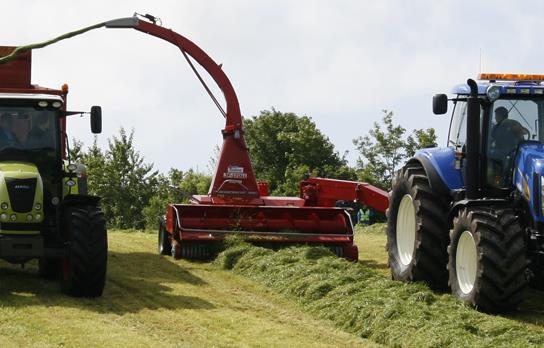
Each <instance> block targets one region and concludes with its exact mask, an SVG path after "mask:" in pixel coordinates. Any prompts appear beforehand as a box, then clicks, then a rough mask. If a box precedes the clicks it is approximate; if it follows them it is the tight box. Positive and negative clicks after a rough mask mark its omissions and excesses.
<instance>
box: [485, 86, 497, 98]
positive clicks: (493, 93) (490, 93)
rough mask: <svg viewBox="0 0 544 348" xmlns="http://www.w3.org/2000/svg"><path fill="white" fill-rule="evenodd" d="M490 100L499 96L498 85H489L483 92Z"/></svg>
mask: <svg viewBox="0 0 544 348" xmlns="http://www.w3.org/2000/svg"><path fill="white" fill-rule="evenodd" d="M485 94H487V97H488V98H489V100H490V101H495V100H497V99H499V97H500V96H501V88H500V87H499V86H489V87H487V90H486V92H485Z"/></svg>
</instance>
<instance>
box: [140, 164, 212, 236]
mask: <svg viewBox="0 0 544 348" xmlns="http://www.w3.org/2000/svg"><path fill="white" fill-rule="evenodd" d="M211 181H212V178H211V176H209V175H207V174H203V173H198V172H195V171H194V170H192V169H189V170H188V171H187V172H185V173H184V172H182V171H181V170H178V169H173V168H172V169H170V172H169V173H168V176H164V175H162V174H161V175H159V176H158V180H157V188H156V193H155V195H154V196H153V197H151V199H150V200H149V204H148V205H147V207H145V208H144V211H143V214H144V218H145V226H146V228H148V229H153V230H155V229H156V228H157V224H158V219H159V217H160V216H162V215H164V214H165V213H166V206H167V205H168V203H187V201H188V199H189V197H190V196H192V195H203V194H206V193H208V189H209V187H210V185H211Z"/></svg>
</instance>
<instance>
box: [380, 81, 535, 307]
mask: <svg viewBox="0 0 544 348" xmlns="http://www.w3.org/2000/svg"><path fill="white" fill-rule="evenodd" d="M543 81H544V75H514V74H480V76H479V78H478V82H476V81H474V80H472V79H469V80H468V81H467V83H466V84H462V85H458V86H456V87H455V88H454V89H453V93H452V94H453V97H451V98H449V99H448V96H447V95H445V94H438V95H435V96H434V98H433V112H434V113H435V114H445V113H447V110H448V101H451V102H452V103H453V113H452V118H451V122H450V130H449V136H448V144H447V147H442V148H427V149H423V150H420V151H418V152H417V153H416V154H415V156H414V157H413V158H411V159H410V160H409V161H408V162H407V163H406V164H405V165H404V166H403V168H402V169H400V170H399V171H398V172H397V174H396V176H395V178H394V180H393V187H392V191H391V194H390V201H389V209H388V218H389V219H388V226H387V237H388V238H387V240H388V241H387V250H388V254H389V266H390V269H391V274H392V277H393V279H397V280H401V281H406V282H409V281H424V282H426V283H428V284H429V285H430V286H431V287H432V288H434V289H440V290H446V289H448V288H449V289H451V292H452V293H453V295H454V296H456V297H457V298H459V299H460V300H462V301H463V302H465V303H467V304H470V305H472V306H474V307H476V308H478V309H479V310H482V311H485V312H495V313H496V312H506V311H511V310H513V309H515V308H517V306H518V305H519V304H520V303H521V301H522V299H523V291H524V289H525V287H526V285H527V284H528V283H533V284H535V285H540V284H542V283H543V280H542V279H543V276H544V272H543V270H544V267H543V265H544V204H543V202H544V201H543V197H544V177H543V175H544V82H543Z"/></svg>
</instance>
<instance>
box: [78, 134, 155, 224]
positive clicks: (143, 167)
mask: <svg viewBox="0 0 544 348" xmlns="http://www.w3.org/2000/svg"><path fill="white" fill-rule="evenodd" d="M81 149H82V143H81V142H78V141H74V146H73V148H72V149H71V151H70V155H71V157H72V158H74V159H77V158H78V157H79V159H80V160H81V161H82V162H83V164H85V165H86V166H87V174H88V187H89V193H90V194H93V195H96V196H99V197H102V200H101V207H102V210H103V211H104V214H105V216H106V219H107V221H108V224H109V225H110V226H113V227H117V228H137V229H142V228H144V216H143V210H144V208H145V207H146V206H147V205H148V203H149V200H150V199H151V197H153V196H154V194H155V192H156V190H157V186H158V179H159V178H158V172H157V171H153V164H147V163H144V158H143V157H142V156H141V155H140V153H139V152H138V151H137V150H136V149H135V148H134V131H131V133H130V134H127V133H126V131H125V130H124V128H121V129H120V131H119V136H117V137H116V136H114V137H113V138H112V139H109V140H108V149H107V150H106V151H105V152H103V151H102V150H101V149H100V148H99V147H98V145H97V142H96V138H95V140H94V143H93V145H92V147H90V148H89V149H88V151H87V152H83V151H82V150H81Z"/></svg>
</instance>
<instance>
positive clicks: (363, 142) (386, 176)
mask: <svg viewBox="0 0 544 348" xmlns="http://www.w3.org/2000/svg"><path fill="white" fill-rule="evenodd" d="M382 111H383V113H384V115H383V118H382V123H383V126H384V127H383V129H382V126H381V125H380V124H378V123H377V122H374V126H373V128H372V129H371V130H370V131H369V132H368V135H365V136H361V137H358V138H356V139H354V140H353V143H354V145H355V146H356V147H357V150H358V151H359V153H360V154H361V157H360V158H359V159H358V161H357V164H358V167H359V179H360V180H362V181H365V182H368V183H370V184H372V185H375V186H378V187H381V188H383V189H386V190H387V189H389V188H390V187H391V180H392V178H393V175H394V174H395V170H397V168H398V167H399V165H400V164H402V163H403V162H404V161H405V160H406V159H407V158H410V157H412V156H414V154H415V152H416V150H418V149H421V148H424V147H429V146H436V144H435V142H436V133H435V130H434V129H433V128H428V129H416V130H414V131H413V132H412V134H411V135H410V136H408V137H407V138H406V140H405V139H404V134H405V133H406V129H405V128H403V127H402V126H400V125H394V124H393V112H392V111H388V110H382Z"/></svg>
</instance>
